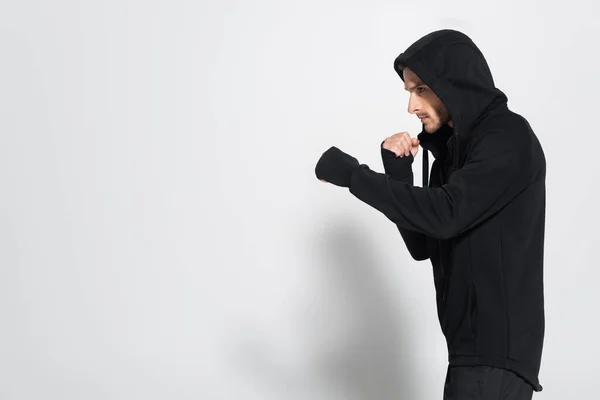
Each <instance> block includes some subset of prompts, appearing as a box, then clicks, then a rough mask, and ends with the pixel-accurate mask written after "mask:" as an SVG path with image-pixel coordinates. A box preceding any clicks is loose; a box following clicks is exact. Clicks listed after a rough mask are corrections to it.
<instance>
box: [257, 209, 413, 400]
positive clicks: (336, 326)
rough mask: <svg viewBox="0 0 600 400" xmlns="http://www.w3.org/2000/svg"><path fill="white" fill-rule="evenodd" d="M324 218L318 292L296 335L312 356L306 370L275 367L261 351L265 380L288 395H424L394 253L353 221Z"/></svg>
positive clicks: (364, 398)
mask: <svg viewBox="0 0 600 400" xmlns="http://www.w3.org/2000/svg"><path fill="white" fill-rule="evenodd" d="M324 224H325V225H324V226H326V227H327V232H326V233H323V234H322V235H316V236H315V237H314V241H311V242H310V243H308V244H307V247H308V248H309V250H312V251H313V254H315V255H316V256H315V259H316V260H318V261H317V265H315V266H314V267H315V268H314V270H315V279H314V281H315V284H316V285H317V286H318V288H317V289H315V290H314V292H312V293H314V295H315V297H314V298H311V299H306V301H307V302H310V304H309V306H304V307H303V309H304V311H303V318H301V320H302V324H303V326H302V327H301V328H302V329H301V330H300V331H299V332H296V333H294V334H297V335H299V336H302V337H298V338H297V340H298V341H300V342H302V343H303V346H302V348H303V349H302V352H303V354H305V357H307V361H306V362H305V363H304V364H303V368H301V370H302V371H304V372H302V373H300V372H298V371H299V369H298V368H297V367H294V366H289V365H288V366H286V365H280V364H276V363H273V362H272V361H271V362H270V364H271V366H272V367H271V368H264V364H265V363H264V357H262V358H263V360H262V362H260V358H261V357H255V358H254V361H255V362H256V363H255V364H256V365H255V367H256V366H258V365H259V364H261V363H262V367H261V368H258V370H261V371H262V373H261V377H260V379H261V380H265V379H267V380H268V381H269V382H270V383H269V385H271V383H272V384H273V385H274V386H273V387H272V388H275V386H277V385H279V386H281V389H282V392H283V393H286V397H285V398H287V399H290V398H303V399H305V398H306V399H308V398H310V399H311V400H313V399H317V398H327V399H338V398H340V399H350V400H374V399H377V400H392V399H393V400H404V399H406V400H409V399H410V400H414V399H418V398H420V397H419V394H420V393H419V389H418V386H417V385H418V382H419V379H418V377H417V376H415V372H414V370H415V368H414V363H413V360H414V359H415V358H417V355H416V354H413V353H414V352H415V350H414V346H413V345H412V344H413V343H414V340H411V338H409V337H408V336H407V334H405V333H406V332H405V331H404V330H403V328H402V327H403V323H404V324H407V323H408V319H403V316H404V315H406V314H408V312H404V311H403V310H406V311H408V307H409V306H408V305H407V306H402V305H400V304H399V303H398V301H395V300H394V293H393V290H392V289H391V288H390V287H388V286H387V285H386V277H385V275H386V274H385V271H384V265H386V263H385V262H383V261H382V259H385V258H387V256H385V255H381V256H378V254H376V251H375V249H374V246H373V245H372V242H371V241H370V240H369V238H368V237H367V234H366V233H365V230H363V229H361V227H359V226H357V225H355V224H353V223H352V221H345V222H342V221H339V220H329V221H327V222H325V223H324ZM387 265H390V263H389V262H388V263H387ZM394 267H395V268H396V267H401V266H397V265H396V266H394ZM303 300H304V299H303ZM307 321H308V322H307ZM263 353H264V352H263ZM246 356H248V354H246ZM255 356H257V354H255ZM263 356H264V354H263ZM246 358H247V357H246ZM269 358H270V359H272V358H273V357H269ZM247 361H250V359H248V358H247V359H246V363H247ZM249 367H250V368H252V366H251V365H249ZM253 373H254V374H256V373H257V369H256V368H253ZM286 377H287V378H291V377H293V378H291V379H286ZM255 378H256V377H255ZM265 382H266V381H265ZM292 393H295V395H292ZM296 396H298V397H296Z"/></svg>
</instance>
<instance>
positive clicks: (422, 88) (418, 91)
mask: <svg viewBox="0 0 600 400" xmlns="http://www.w3.org/2000/svg"><path fill="white" fill-rule="evenodd" d="M426 90H427V88H424V87H423V86H420V87H418V88H417V93H423V92H424V91H426Z"/></svg>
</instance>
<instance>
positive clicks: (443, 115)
mask: <svg viewBox="0 0 600 400" xmlns="http://www.w3.org/2000/svg"><path fill="white" fill-rule="evenodd" d="M450 119H451V118H450V112H449V111H448V109H447V108H446V107H445V106H444V105H443V104H442V105H440V106H438V107H436V108H435V115H430V116H429V118H427V124H424V125H425V132H427V133H435V132H437V131H438V130H439V129H440V128H441V127H442V126H444V125H446V124H447V123H448V122H450Z"/></svg>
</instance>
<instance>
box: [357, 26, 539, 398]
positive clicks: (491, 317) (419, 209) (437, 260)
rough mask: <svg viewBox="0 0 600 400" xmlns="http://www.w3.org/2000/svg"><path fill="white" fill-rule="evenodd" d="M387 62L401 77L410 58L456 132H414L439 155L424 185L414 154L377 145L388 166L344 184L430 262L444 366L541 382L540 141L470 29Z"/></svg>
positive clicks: (365, 170)
mask: <svg viewBox="0 0 600 400" xmlns="http://www.w3.org/2000/svg"><path fill="white" fill-rule="evenodd" d="M394 66H395V68H396V71H398V73H399V74H400V76H402V68H403V67H404V66H408V67H410V68H411V69H412V70H413V71H414V72H415V73H416V74H417V75H418V76H419V77H420V78H421V79H422V80H423V81H424V82H425V83H426V84H427V85H428V86H429V87H430V88H431V89H432V90H433V91H434V92H435V93H436V94H437V95H438V96H439V97H440V99H441V100H442V101H443V102H444V103H445V104H446V106H447V107H448V109H449V110H450V112H451V115H452V119H453V121H454V129H451V128H450V127H449V126H444V127H443V128H442V129H440V131H438V132H435V133H433V134H429V133H426V132H422V133H421V134H420V135H419V140H420V142H421V146H422V147H423V148H424V149H427V150H428V151H430V152H431V153H432V155H433V156H434V158H435V160H434V162H433V165H432V167H431V174H430V179H429V182H428V186H426V187H418V186H414V183H413V176H412V165H411V164H412V161H413V158H412V156H408V157H403V158H399V157H392V156H391V155H390V154H389V153H391V152H388V153H386V152H385V151H383V150H385V149H382V156H383V157H384V168H385V173H378V172H375V171H373V170H371V169H370V168H369V167H368V166H367V165H365V164H360V166H358V167H356V166H347V168H348V171H350V175H351V179H350V185H349V191H350V192H351V193H352V194H353V195H354V196H356V197H357V198H358V199H360V200H361V201H363V202H365V203H366V204H368V205H370V206H371V207H373V208H374V209H376V210H378V211H380V212H381V213H382V214H383V215H385V216H386V217H387V218H388V219H389V220H390V221H392V222H393V223H395V224H396V226H397V227H398V229H399V230H400V233H401V235H402V237H403V239H404V242H405V243H406V247H407V248H408V250H409V252H410V254H411V255H412V256H413V257H414V258H415V259H417V260H425V259H429V260H430V262H431V264H432V267H433V275H434V285H435V289H436V297H437V299H436V301H437V311H438V318H439V322H440V326H441V329H442V332H443V334H444V336H445V338H446V342H447V346H448V360H449V363H450V365H463V366H469V365H487V366H493V367H497V368H503V369H507V370H511V371H513V372H516V373H517V374H518V375H520V376H522V377H523V378H525V379H526V380H527V381H528V382H529V383H530V384H531V385H532V386H533V387H534V389H535V390H536V391H541V390H542V386H541V385H540V383H539V378H538V373H539V369H540V363H541V356H542V348H543V339H544V331H545V317H544V291H543V253H544V229H545V210H546V208H545V207H546V202H545V201H546V200H545V196H546V193H545V190H546V186H545V178H546V161H545V156H544V153H543V150H542V147H541V145H540V143H539V141H538V139H537V136H536V135H535V133H534V132H533V130H532V128H531V127H530V125H529V123H528V122H527V120H526V119H525V118H523V117H522V116H520V115H518V114H516V113H515V112H513V111H512V110H510V109H509V108H508V105H507V97H506V96H505V95H504V94H503V93H502V92H501V91H500V90H498V89H497V88H495V86H494V82H493V79H492V76H491V73H490V71H489V68H488V66H487V63H486V62H485V59H484V58H483V55H482V54H481V52H480V51H479V49H478V48H477V47H476V46H475V44H474V43H473V42H472V41H471V40H470V39H469V38H468V37H467V36H466V35H464V34H462V33H460V32H456V31H450V30H444V31H438V32H434V33H432V34H430V35H427V36H426V37H425V38H423V39H420V40H419V41H417V42H416V43H415V44H414V45H412V46H410V47H409V49H408V50H407V51H405V52H404V53H402V54H401V55H400V56H399V57H398V58H397V59H396V62H395V64H394ZM392 155H393V153H392ZM386 157H387V158H386Z"/></svg>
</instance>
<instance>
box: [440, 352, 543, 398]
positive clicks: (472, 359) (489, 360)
mask: <svg viewBox="0 0 600 400" xmlns="http://www.w3.org/2000/svg"><path fill="white" fill-rule="evenodd" d="M448 361H449V364H450V366H474V365H486V366H490V367H495V368H502V369H507V370H509V371H512V372H514V373H515V374H517V375H519V376H520V377H521V378H523V379H524V380H525V381H527V382H528V383H529V384H530V385H531V386H533V390H534V391H535V392H541V391H542V389H543V387H542V385H540V383H539V380H538V378H537V377H536V374H534V373H532V372H531V369H530V368H529V367H527V366H526V365H525V364H523V363H520V362H519V361H515V360H511V359H509V358H502V357H492V356H479V355H469V356H466V355H454V356H450V357H449V358H448Z"/></svg>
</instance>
